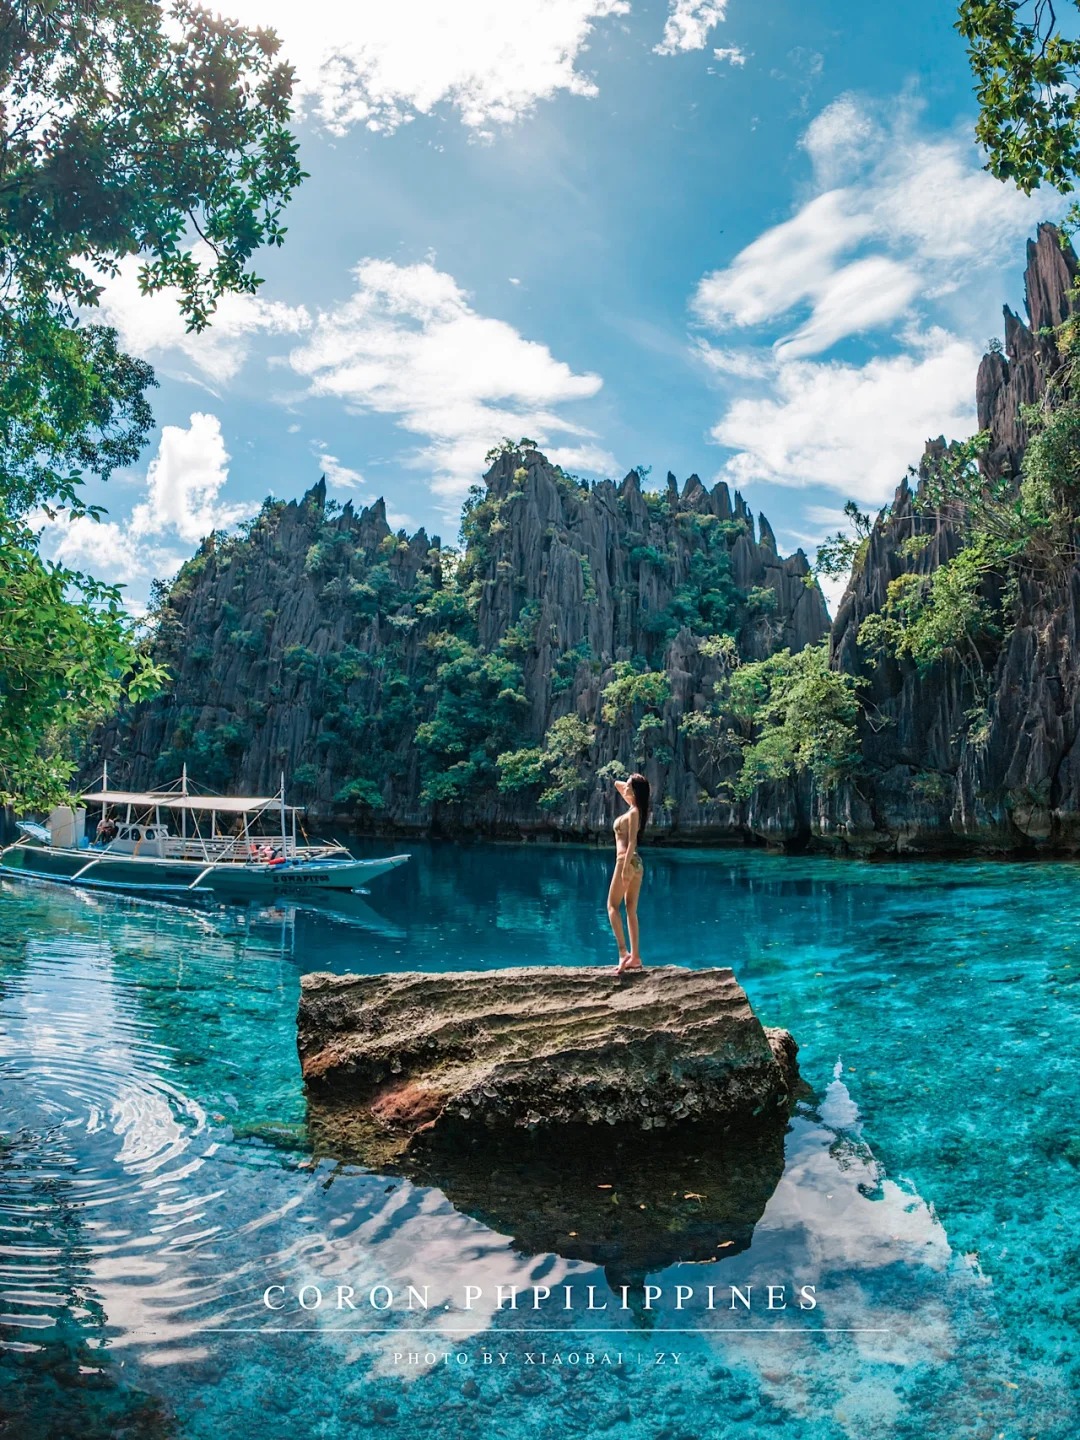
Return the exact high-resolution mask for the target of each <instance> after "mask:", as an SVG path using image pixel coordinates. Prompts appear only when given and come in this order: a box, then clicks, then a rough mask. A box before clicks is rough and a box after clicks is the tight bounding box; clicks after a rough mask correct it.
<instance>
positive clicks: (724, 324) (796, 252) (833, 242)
mask: <svg viewBox="0 0 1080 1440" xmlns="http://www.w3.org/2000/svg"><path fill="white" fill-rule="evenodd" d="M871 231H872V224H871V222H870V220H869V219H868V218H867V217H865V216H859V215H858V214H856V213H855V212H854V209H853V206H852V199H851V197H850V196H849V195H847V194H845V193H844V192H843V191H841V190H830V191H828V192H827V193H826V194H824V195H818V196H816V197H815V198H814V199H813V200H811V201H809V203H808V204H806V205H804V206H803V207H802V209H801V210H799V212H798V213H797V214H796V215H794V216H793V217H792V218H791V219H790V220H785V221H784V222H783V223H782V224H780V225H774V226H773V227H772V228H771V229H769V230H766V231H765V232H764V234H762V235H759V236H758V238H757V239H756V240H754V241H752V242H751V243H750V244H749V245H747V246H746V248H745V249H744V250H742V251H740V252H739V254H738V255H737V256H736V257H735V259H734V260H733V261H732V262H731V264H730V265H729V266H728V267H727V268H726V269H725V270H714V271H712V273H711V274H708V275H706V276H704V277H703V279H702V280H701V281H700V282H699V284H698V287H697V290H696V292H695V293H694V296H693V299H692V301H691V307H692V309H693V311H694V313H695V314H696V316H697V317H698V319H700V320H701V321H703V322H704V323H705V324H707V325H709V326H710V327H712V328H713V329H715V330H724V329H728V328H730V327H732V326H739V327H744V326H748V325H758V324H761V323H763V322H764V321H767V320H772V319H775V318H776V317H778V316H783V315H785V314H786V313H787V312H788V311H790V310H791V309H793V308H794V307H795V306H796V305H799V304H801V303H802V302H805V301H812V300H813V299H814V298H815V297H816V296H818V295H819V294H820V293H821V292H822V291H823V290H824V289H825V288H826V287H827V286H828V284H829V282H830V281H831V279H832V277H833V275H834V274H835V273H836V270H837V268H838V263H839V257H840V256H841V255H842V254H843V252H844V250H845V249H846V248H847V247H848V246H849V245H850V244H853V243H855V242H856V241H858V240H861V239H864V238H866V237H867V236H868V235H869V234H870V233H871Z"/></svg>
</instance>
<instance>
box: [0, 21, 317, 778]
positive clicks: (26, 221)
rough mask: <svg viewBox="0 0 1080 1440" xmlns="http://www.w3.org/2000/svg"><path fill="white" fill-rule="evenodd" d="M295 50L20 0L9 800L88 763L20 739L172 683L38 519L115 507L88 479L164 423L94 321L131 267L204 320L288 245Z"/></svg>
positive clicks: (5, 722)
mask: <svg viewBox="0 0 1080 1440" xmlns="http://www.w3.org/2000/svg"><path fill="white" fill-rule="evenodd" d="M278 48H279V45H278V40H277V37H276V36H275V35H274V34H273V32H272V31H268V30H254V31H250V30H245V29H244V28H242V27H241V26H239V25H237V24H235V23H233V22H232V21H228V20H222V19H219V18H217V17H215V16H212V15H210V14H209V13H207V12H205V11H202V10H199V9H197V8H195V7H194V6H192V5H191V4H189V3H187V0H173V3H172V4H170V5H169V6H167V7H165V8H163V7H161V6H159V5H157V4H153V3H149V0H38V3H33V0H25V3H21V4H18V5H14V4H11V3H7V4H4V5H3V6H2V7H0V95H2V97H3V103H2V108H0V501H2V518H0V633H2V634H3V636H4V644H3V646H2V647H0V800H4V801H7V802H9V803H10V802H14V801H18V802H20V803H22V804H26V805H44V804H47V803H49V802H50V801H51V800H52V799H54V798H55V796H56V795H57V794H58V793H59V792H60V791H62V788H63V786H64V784H65V783H66V780H67V778H68V776H69V775H70V772H71V768H72V767H71V765H70V763H68V762H66V761H64V760H62V759H60V758H59V757H57V756H56V755H55V754H53V756H52V758H51V759H50V761H49V763H42V762H41V760H40V757H39V756H38V755H37V751H36V750H34V751H32V752H31V751H28V750H27V749H26V745H25V743H24V742H23V741H20V742H19V743H16V740H15V738H14V737H15V736H16V735H17V734H25V733H26V732H29V734H30V736H31V737H32V739H33V740H34V741H37V740H39V739H40V741H41V744H42V746H44V747H49V746H50V745H51V744H52V741H50V738H49V737H55V736H56V734H57V733H58V726H61V727H63V726H66V725H67V723H68V722H69V721H71V720H73V719H75V718H76V716H75V714H73V713H72V711H73V709H74V710H77V711H79V712H80V713H82V708H81V707H82V705H83V703H84V702H85V704H86V707H87V709H86V712H85V715H84V718H86V719H88V720H89V719H93V718H94V712H95V711H96V712H98V713H100V712H101V711H103V710H104V709H106V708H111V707H112V706H113V704H114V703H115V701H116V700H117V698H118V697H119V695H120V694H121V693H122V692H123V690H124V689H125V685H127V686H128V687H129V688H130V685H131V684H132V683H133V684H134V686H135V690H136V692H139V691H140V690H143V689H145V687H146V686H147V685H148V684H153V683H154V682H155V681H156V680H157V679H159V678H160V677H159V675H158V673H157V672H156V671H155V669H154V667H153V666H152V665H151V664H150V663H149V661H147V660H145V659H139V657H138V648H137V645H136V642H135V637H134V635H133V632H132V630H131V626H130V624H129V623H127V622H126V621H125V619H124V615H123V611H122V608H121V605H120V599H119V595H118V593H117V591H116V590H115V589H114V588H111V587H107V586H102V585H100V584H98V583H96V582H94V581H92V580H90V579H89V578H88V577H86V576H83V575H80V574H76V573H72V572H69V571H66V570H64V569H63V568H62V567H58V566H56V565H53V564H49V563H48V562H46V561H43V560H42V559H41V557H40V555H39V553H38V548H37V537H36V535H35V533H34V531H33V530H32V528H31V526H32V524H33V523H34V518H35V516H36V515H39V514H41V513H44V515H45V516H47V517H49V518H55V516H56V514H57V512H58V511H61V510H63V511H66V512H67V513H68V514H69V515H70V516H86V515H89V516H90V517H91V518H92V519H97V518H99V517H100V514H101V509H100V507H97V506H90V505H88V504H87V503H86V501H85V498H84V496H83V494H82V492H81V485H82V482H83V479H84V477H85V476H86V475H87V474H90V475H94V476H96V477H98V478H100V479H106V478H108V476H109V475H110V474H111V473H112V472H113V470H114V469H115V468H116V467H117V466H118V465H124V464H130V463H132V462H133V461H134V460H135V459H136V458H137V456H138V454H139V452H140V450H141V448H142V445H143V443H144V441H145V439H146V436H147V434H148V432H149V430H150V427H151V425H152V423H153V416H152V413H151V410H150V406H149V404H148V403H147V400H146V393H145V392H146V390H147V389H148V388H149V387H150V386H151V385H153V384H154V377H153V372H152V370H151V369H150V367H149V366H147V365H145V364H143V363H142V362H141V361H139V360H137V359H134V358H132V357H131V356H128V355H125V354H124V353H123V352H122V350H121V349H120V348H119V346H118V344H117V336H116V333H115V331H113V330H111V329H109V328H107V327H104V326H100V325H94V324H90V323H87V322H86V312H87V311H88V310H91V309H92V308H93V307H94V306H95V305H97V303H98V301H99V299H100V295H101V291H102V282H103V281H104V280H106V279H107V278H108V277H110V276H113V275H115V274H116V273H117V269H118V266H119V262H120V261H121V260H122V259H124V258H125V257H127V256H139V257H141V259H142V265H141V268H140V271H139V281H140V285H141V288H142V289H143V291H144V293H152V292H154V291H158V290H162V289H165V288H167V287H169V288H173V289H174V290H175V292H176V294H177V297H178V303H179V305H180V308H181V311H182V313H183V314H184V315H185V316H186V318H187V322H188V326H189V328H190V329H193V330H201V329H202V328H203V327H204V326H206V325H207V324H209V323H210V322H211V320H212V317H213V312H214V308H215V305H216V303H217V301H218V299H219V297H220V296H221V295H222V294H225V293H226V292H230V291H232V292H246V293H251V292H253V291H254V290H255V289H256V288H257V287H258V285H259V284H260V283H261V282H260V280H259V278H258V276H257V275H256V274H255V272H254V271H253V269H252V268H251V261H252V257H253V255H254V254H255V252H256V251H257V250H258V249H259V248H260V247H262V246H264V245H280V244H281V243H282V239H283V236H284V229H283V226H282V223H281V217H282V212H283V209H284V206H285V204H286V202H287V201H288V199H289V196H290V195H291V193H292V191H293V190H294V189H295V187H296V186H297V185H298V184H299V182H300V180H301V179H302V178H303V172H302V171H301V170H300V167H299V162H298V160H297V147H296V141H295V139H294V137H293V135H292V133H291V132H290V130H289V128H288V118H289V102H290V97H291V92H292V85H293V72H292V70H291V68H290V67H289V66H288V65H286V64H283V63H280V62H279V61H278V60H277V52H278ZM31 597H32V603H31ZM75 637H81V639H76V638H75Z"/></svg>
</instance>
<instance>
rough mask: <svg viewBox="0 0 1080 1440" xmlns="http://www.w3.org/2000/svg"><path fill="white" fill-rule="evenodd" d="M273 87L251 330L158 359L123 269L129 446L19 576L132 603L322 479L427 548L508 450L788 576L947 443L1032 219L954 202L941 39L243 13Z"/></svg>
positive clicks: (903, 9) (179, 330) (495, 1)
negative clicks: (147, 418) (755, 517)
mask: <svg viewBox="0 0 1080 1440" xmlns="http://www.w3.org/2000/svg"><path fill="white" fill-rule="evenodd" d="M231 10H232V12H233V13H238V14H239V17H240V18H241V19H243V20H245V21H249V22H251V23H256V22H257V23H263V24H273V25H274V26H275V27H276V28H277V29H278V31H279V33H280V34H281V36H282V39H283V42H284V45H283V49H284V52H285V53H286V54H287V55H288V56H289V58H290V59H293V60H294V62H295V63H296V65H297V67H298V70H299V73H300V78H301V86H302V96H301V114H300V117H299V119H298V132H299V135H300V140H301V158H302V162H303V165H304V168H305V169H306V170H308V171H309V172H310V178H309V179H308V180H307V181H306V182H305V184H304V186H303V187H302V188H301V190H300V191H299V192H298V194H297V196H296V198H295V199H294V201H293V204H292V206H291V209H290V213H289V217H288V220H289V235H288V239H287V242H286V245H285V247H284V249H283V250H281V251H280V252H275V253H274V254H272V255H267V256H266V257H265V258H264V259H263V260H262V261H261V263H260V266H259V270H260V273H261V274H263V275H264V276H265V277H266V283H265V285H264V286H263V288H262V290H261V291H260V294H259V297H258V298H257V299H256V300H252V299H250V298H247V297H243V298H238V297H230V298H229V299H227V300H226V301H225V302H223V304H222V307H221V310H220V313H219V317H218V322H217V324H216V325H215V327H214V329H213V330H212V331H210V332H207V333H206V334H204V335H203V336H199V337H196V336H186V335H185V334H184V332H183V327H182V324H181V323H180V321H179V319H178V317H177V314H176V310H175V306H174V303H173V301H172V299H171V297H168V296H161V297H155V298H154V299H146V298H144V297H140V296H139V294H138V290H137V285H136V283H135V279H134V267H127V268H126V269H125V271H124V273H123V274H122V275H121V277H120V279H119V280H117V281H115V282H112V283H111V284H110V285H109V287H108V288H107V290H106V294H105V297H104V306H103V308H104V316H105V318H106V319H108V320H109V321H110V322H111V323H113V324H115V325H117V327H118V328H119V329H120V331H121V335H122V337H123V339H124V342H125V343H126V345H127V347H128V348H129V349H131V350H132V351H134V352H135V353H138V354H140V355H142V356H144V357H145V358H146V359H148V360H150V361H151V362H152V363H153V365H154V366H155V368H156V371H157V374H158V378H159V380H160V389H159V390H158V391H157V392H156V393H155V397H154V399H155V411H156V415H157V418H158V422H159V428H158V430H157V432H156V433H155V435H154V437H153V440H152V443H151V444H150V446H149V447H148V448H147V451H146V452H145V455H144V457H143V460H142V462H141V463H140V465H139V466H137V467H134V468H133V469H132V470H131V471H129V472H126V473H124V474H122V475H119V476H116V477H114V478H113V479H112V480H111V481H110V482H109V483H108V485H107V486H105V487H103V488H102V492H101V494H100V495H95V498H100V499H102V500H103V501H104V503H105V504H107V506H108V508H109V518H108V521H107V523H106V524H105V525H103V526H97V527H94V528H93V529H91V528H90V525H89V522H78V523H76V524H75V525H74V526H71V525H67V526H65V525H63V524H61V525H60V526H58V527H57V528H56V529H55V531H54V532H53V533H52V534H51V535H50V536H49V537H48V541H47V543H48V544H49V546H50V547H51V549H52V550H53V552H54V553H58V554H59V555H61V556H62V558H64V559H66V560H67V561H69V562H70V563H76V564H81V565H83V566H86V567H87V568H90V569H92V570H94V571H95V573H98V574H99V575H101V576H102V577H103V578H106V579H110V580H119V581H122V582H124V583H125V584H126V585H127V587H128V593H129V595H130V597H131V599H132V601H133V602H135V603H137V602H139V601H140V600H141V599H142V598H143V597H145V595H146V592H147V588H148V586H149V582H150V580H151V578H153V577H154V576H156V575H158V576H165V575H167V574H169V573H170V572H171V571H172V570H173V569H175V567H176V565H177V564H178V563H179V562H180V561H181V560H182V559H183V558H184V557H185V556H186V555H187V554H189V553H191V551H192V550H193V548H194V546H195V545H196V544H197V543H198V540H199V539H200V538H201V536H202V534H204V533H205V532H206V531H208V530H209V529H210V528H212V527H213V526H215V525H227V524H229V523H233V522H235V521H236V520H238V519H240V518H242V517H243V516H244V515H247V514H250V513H252V512H253V511H254V510H255V509H256V508H257V507H258V505H259V503H260V502H261V500H262V499H263V497H264V496H265V495H267V494H268V493H273V494H275V495H278V496H282V497H285V498H292V497H294V496H296V495H299V494H300V493H302V491H303V490H305V489H306V488H307V487H308V486H309V485H311V484H312V483H313V482H314V481H315V480H316V479H317V478H318V477H319V475H320V473H326V475H327V478H328V481H329V483H330V487H331V493H332V494H333V495H335V496H336V498H338V499H339V500H342V501H344V500H346V499H351V500H352V501H353V503H354V504H356V505H358V506H359V505H361V504H366V503H369V502H370V501H372V500H374V499H375V498H376V497H377V496H379V495H382V496H384V497H385V499H386V502H387V507H388V510H389V514H390V519H391V523H392V524H395V525H397V524H401V525H404V526H406V527H407V528H408V529H409V530H410V532H411V531H412V530H413V529H415V528H416V526H417V525H420V524H423V525H425V526H426V527H427V529H428V532H429V534H439V535H441V536H442V538H443V540H444V541H452V540H454V539H455V538H456V534H457V514H458V509H459V505H460V500H461V497H462V496H463V495H464V493H465V490H466V489H467V487H468V485H469V484H470V483H473V482H475V481H476V480H477V479H478V478H479V477H480V474H481V473H482V470H483V468H484V465H483V456H484V452H485V450H486V449H487V448H488V447H489V446H490V445H491V444H492V443H494V442H495V441H496V440H498V439H499V438H500V437H501V436H502V435H504V434H509V435H511V436H513V437H515V438H516V437H517V436H518V435H521V434H528V435H531V436H533V437H535V438H537V439H538V440H540V441H541V442H542V443H543V445H544V448H545V449H546V450H547V452H548V453H549V454H550V455H552V456H553V458H555V459H558V460H560V461H561V463H563V464H564V465H565V466H566V467H567V468H568V469H570V470H573V471H575V472H577V473H580V474H584V475H589V476H594V477H595V476H603V475H612V476H615V477H621V476H622V475H623V474H624V473H625V472H626V470H627V469H629V468H630V467H631V466H632V465H637V464H643V465H648V466H651V467H652V475H653V482H654V483H658V484H662V483H663V479H664V476H665V474H666V472H667V470H668V469H671V470H673V471H674V472H675V474H676V475H677V476H678V477H679V479H680V481H681V480H683V479H684V478H685V477H686V476H687V475H688V474H690V473H692V472H697V473H698V474H699V475H701V477H702V478H703V479H704V480H705V481H706V482H707V483H710V484H711V483H712V482H713V481H714V480H715V479H717V478H720V477H723V478H726V479H727V480H728V481H729V482H730V483H731V484H732V485H734V486H738V488H739V489H741V490H742V492H743V493H744V495H745V496H746V498H747V499H748V501H749V502H750V504H751V505H752V506H753V507H754V509H755V510H764V511H765V513H766V514H767V515H768V516H769V518H770V520H771V521H772V524H773V526H774V529H775V530H776V533H777V536H778V539H779V541H780V544H781V546H782V547H784V548H785V549H790V548H794V547H795V546H796V545H801V546H802V547H803V548H804V549H806V550H808V551H812V550H813V547H814V545H815V543H816V542H817V541H818V540H819V539H820V538H821V537H822V536H823V535H824V534H825V533H827V532H828V531H829V530H830V529H833V528H835V527H836V524H837V523H838V519H839V512H840V511H841V509H842V506H843V502H844V500H845V499H846V498H847V497H848V496H853V497H855V498H857V499H859V500H860V501H861V502H863V503H864V504H865V505H866V506H868V507H874V506H877V505H880V504H881V503H883V502H884V501H886V500H887V499H889V498H890V497H891V494H892V491H893V489H894V488H895V485H896V484H897V482H898V481H899V479H900V477H901V476H902V474H903V472H904V469H905V467H906V466H907V465H908V464H909V463H913V462H915V461H917V459H918V457H919V454H920V452H921V449H922V443H923V441H924V439H925V438H926V437H927V436H930V435H936V434H939V433H942V432H944V433H945V434H947V435H959V434H967V433H970V432H971V431H972V430H973V429H974V382H975V370H976V367H977V363H978V358H979V355H980V354H981V352H982V350H983V348H984V346H985V342H986V340H987V339H988V338H989V337H990V336H993V335H997V334H1000V333H1001V329H1002V325H1001V305H1002V303H1003V302H1006V301H1007V302H1008V303H1010V304H1011V305H1012V306H1013V307H1014V308H1018V307H1019V306H1020V305H1021V304H1022V299H1023V295H1022V279H1021V277H1022V269H1023V263H1024V250H1023V242H1024V239H1025V237H1026V236H1027V235H1029V234H1031V233H1033V231H1034V226H1035V224H1036V222H1037V221H1038V220H1039V219H1041V218H1053V217H1054V216H1056V215H1057V214H1058V213H1060V210H1061V208H1062V206H1061V202H1060V200H1059V199H1058V197H1056V196H1047V195H1044V196H1036V197H1033V198H1030V199H1028V198H1025V197H1023V196H1020V195H1019V194H1017V193H1016V192H1015V191H1014V190H1012V189H1010V188H1008V187H1006V186H1003V185H1000V184H999V183H998V182H996V181H994V180H993V179H992V178H991V177H989V176H988V175H987V174H986V173H985V172H983V171H982V170H981V168H980V156H979V155H978V153H977V151H976V150H975V148H974V145H973V143H972V140H971V130H972V125H973V122H974V113H975V112H974V103H973V99H972V94H971V79H970V74H969V72H968V69H967V63H966V58H965V55H964V51H963V46H962V44H961V42H960V40H959V37H958V36H957V35H956V34H955V32H954V31H953V30H952V29H951V25H952V21H953V18H954V11H953V9H952V8H951V7H950V6H949V5H948V4H932V3H923V0H912V3H909V4H908V5H906V6H885V5H872V6H856V5H854V4H852V3H850V0H848V3H846V4H840V3H825V0H810V3H803V4H798V5H796V4H788V3H784V0H770V3H768V4H756V5H750V4H749V3H747V0H728V3H726V4H725V3H724V0H704V3H702V0H396V3H395V5H394V6H392V7H391V6H386V5H384V4H375V3H371V0H360V3H354V4H351V5H348V6H341V5H336V4H331V3H325V0H310V3H308V4H305V5H303V6H300V5H296V4H295V3H288V0H270V3H262V4H260V3H256V0H240V3H239V4H237V5H234V6H232V7H231Z"/></svg>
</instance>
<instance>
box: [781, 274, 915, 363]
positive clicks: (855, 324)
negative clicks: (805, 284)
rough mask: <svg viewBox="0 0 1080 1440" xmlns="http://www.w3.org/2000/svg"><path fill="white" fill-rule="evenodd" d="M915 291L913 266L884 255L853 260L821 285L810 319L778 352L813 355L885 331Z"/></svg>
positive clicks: (906, 307) (785, 341) (909, 301)
mask: <svg viewBox="0 0 1080 1440" xmlns="http://www.w3.org/2000/svg"><path fill="white" fill-rule="evenodd" d="M919 285H920V279H919V276H918V274H917V273H916V272H915V270H914V269H912V268H911V266H909V265H902V264H900V263H899V262H898V261H896V260H890V259H888V258H887V257H886V256H884V255H868V256H867V257H866V258H865V259H864V260H854V261H852V263H851V264H850V265H845V266H844V267H843V268H842V269H840V270H837V271H836V272H835V273H834V274H832V275H830V276H828V277H827V278H826V279H825V280H824V281H823V283H822V284H821V285H820V286H819V288H818V291H817V294H816V296H815V297H814V309H813V312H812V313H811V315H810V318H809V319H808V320H807V321H806V323H805V324H804V325H801V326H800V327H799V329H798V330H796V331H795V333H794V334H793V335H791V336H789V337H788V338H787V339H786V340H784V341H782V342H781V344H780V345H779V346H778V347H777V349H778V351H779V352H781V353H783V354H786V355H790V356H796V355H817V354H819V353H820V352H821V351H822V350H828V349H829V347H830V346H831V345H834V344H835V343H836V342H837V341H838V340H842V339H843V338H844V337H845V336H846V335H851V334H857V333H858V332H859V331H862V330H874V329H876V328H877V327H878V326H880V325H886V324H888V322H889V321H890V320H895V319H896V317H897V316H898V315H903V314H904V313H905V311H906V310H907V309H908V307H909V306H910V304H911V302H912V301H913V300H914V299H915V297H916V295H917V294H918V293H919Z"/></svg>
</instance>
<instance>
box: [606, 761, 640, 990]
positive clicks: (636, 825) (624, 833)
mask: <svg viewBox="0 0 1080 1440" xmlns="http://www.w3.org/2000/svg"><path fill="white" fill-rule="evenodd" d="M615 789H616V791H617V792H618V794H619V795H620V796H621V797H622V799H623V800H624V801H625V802H626V804H627V805H628V806H629V807H630V808H629V809H628V810H626V811H624V812H623V814H621V815H620V816H618V818H617V819H616V821H615V870H614V873H613V874H612V877H611V885H610V887H609V889H608V901H607V912H608V919H609V920H610V921H611V928H612V931H613V932H614V935H615V943H616V944H617V945H618V947H619V963H618V965H617V966H616V967H615V970H616V974H619V975H624V974H626V972H627V971H628V970H642V969H644V966H643V964H642V960H641V950H640V947H639V937H638V913H637V903H638V895H639V894H640V893H641V882H642V880H643V879H644V877H645V866H644V864H643V862H642V859H641V856H640V855H639V854H638V849H637V847H638V841H639V840H640V839H641V836H642V834H643V833H644V830H645V826H646V824H647V823H648V819H649V782H648V780H646V779H645V776H644V775H641V774H638V773H637V772H635V773H634V774H633V775H629V776H628V777H627V778H626V779H625V780H616V781H615ZM622 904H625V905H626V929H627V931H628V933H629V936H630V946H629V949H628V948H627V946H626V943H625V940H624V938H623V927H622V916H621V915H620V913H619V907H620V905H622Z"/></svg>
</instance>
